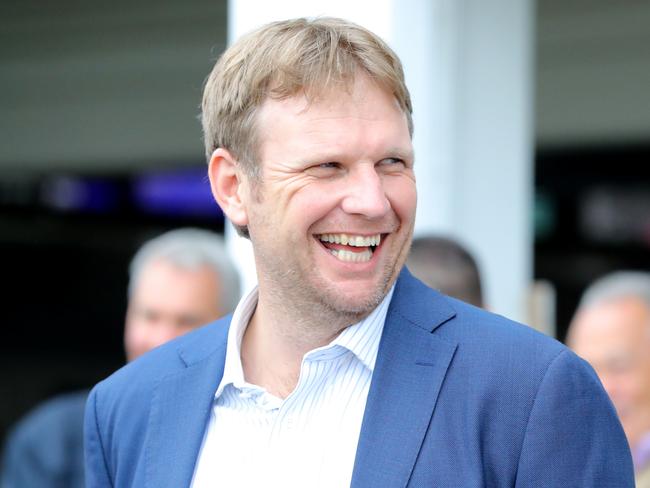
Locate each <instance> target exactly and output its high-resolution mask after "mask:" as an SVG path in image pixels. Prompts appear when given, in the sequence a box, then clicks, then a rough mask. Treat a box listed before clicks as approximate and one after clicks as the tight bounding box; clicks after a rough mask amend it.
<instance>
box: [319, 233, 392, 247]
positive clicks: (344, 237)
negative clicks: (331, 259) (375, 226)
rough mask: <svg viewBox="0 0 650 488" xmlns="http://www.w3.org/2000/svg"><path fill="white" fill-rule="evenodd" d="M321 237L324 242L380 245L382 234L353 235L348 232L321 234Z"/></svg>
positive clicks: (366, 245)
mask: <svg viewBox="0 0 650 488" xmlns="http://www.w3.org/2000/svg"><path fill="white" fill-rule="evenodd" d="M319 239H320V240H321V241H323V242H332V243H335V244H343V245H347V246H354V247H368V246H378V245H379V243H380V242H381V234H376V235H374V236H353V235H348V234H321V235H320V236H319Z"/></svg>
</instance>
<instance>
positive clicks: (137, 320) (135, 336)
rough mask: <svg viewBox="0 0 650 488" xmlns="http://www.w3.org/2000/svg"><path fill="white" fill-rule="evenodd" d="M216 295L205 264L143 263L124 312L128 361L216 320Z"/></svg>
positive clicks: (214, 281) (212, 277) (213, 279)
mask: <svg viewBox="0 0 650 488" xmlns="http://www.w3.org/2000/svg"><path fill="white" fill-rule="evenodd" d="M218 296H219V283H218V280H217V277H216V275H215V273H214V272H213V271H212V270H211V269H209V268H208V267H206V266H203V267H199V268H195V269H194V268H189V269H188V268H181V267H178V266H176V265H174V264H172V263H170V262H168V261H165V260H154V261H151V262H149V263H147V264H145V266H144V268H143V269H142V271H141V273H140V276H139V278H138V281H137V282H136V283H135V288H134V290H133V294H132V296H131V297H130V299H129V307H128V310H127V314H126V326H125V329H124V346H125V350H126V358H127V360H128V361H132V360H134V359H135V358H137V357H138V356H140V355H142V354H144V353H145V352H147V351H149V350H150V349H153V348H154V347H157V346H159V345H161V344H163V343H165V342H167V341H169V340H171V339H173V338H175V337H178V336H179V335H182V334H185V333H186V332H189V331H190V330H192V329H194V328H196V327H198V326H200V325H204V324H207V323H208V322H210V321H212V320H215V319H217V318H218V317H219V316H220V315H221V310H219V307H218V304H217V297H218Z"/></svg>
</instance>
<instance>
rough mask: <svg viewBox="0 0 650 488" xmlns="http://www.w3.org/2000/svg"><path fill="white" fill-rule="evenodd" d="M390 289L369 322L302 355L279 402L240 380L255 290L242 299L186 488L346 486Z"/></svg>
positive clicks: (365, 320) (317, 487)
mask: <svg viewBox="0 0 650 488" xmlns="http://www.w3.org/2000/svg"><path fill="white" fill-rule="evenodd" d="M393 289H394V285H393V288H391V289H390V291H389V292H388V294H387V295H386V297H385V298H384V300H383V301H382V302H381V303H380V304H379V306H378V307H377V308H376V309H375V310H374V311H373V312H372V313H371V314H370V315H369V316H368V317H366V318H365V319H363V320H362V321H361V322H359V323H357V324H354V325H351V326H350V327H348V328H346V329H344V330H343V331H342V332H341V334H339V336H338V337H336V339H334V340H333V341H332V342H331V343H330V344H328V345H327V346H324V347H320V348H317V349H313V350H312V351H309V352H308V353H307V354H305V356H304V358H303V360H302V364H301V368H300V377H299V379H298V384H297V385H296V388H295V390H294V391H293V392H292V393H291V394H290V395H289V396H288V397H287V398H285V399H284V400H282V399H280V398H278V397H275V396H273V395H271V394H269V393H268V392H266V390H264V389H263V388H261V387H259V386H256V385H252V384H250V383H247V382H246V381H245V380H244V373H243V369H242V364H241V354H240V350H241V342H242V338H243V336H244V331H245V330H246V327H247V325H248V322H249V320H250V318H251V316H252V314H253V312H254V310H255V306H256V305H257V298H258V296H257V289H255V290H253V291H252V292H251V293H250V294H249V295H248V296H246V297H245V298H243V299H242V300H241V301H240V302H239V305H238V306H237V309H236V310H235V313H234V315H233V318H232V324H231V326H230V331H229V333H228V345H227V349H226V362H225V367H224V375H223V378H222V380H221V383H220V384H219V387H218V388H217V391H216V393H215V402H214V407H213V410H212V414H211V417H210V421H209V424H208V427H207V429H206V433H205V436H204V439H203V445H202V446H201V450H200V452H199V457H198V460H197V463H196V467H195V471H194V478H193V480H192V488H207V487H214V486H228V487H263V486H267V487H276V486H277V487H283V488H284V487H288V488H292V487H296V488H297V487H300V488H304V487H310V488H311V487H314V488H319V487H322V488H325V487H327V488H336V487H346V486H350V480H351V478H352V469H353V467H354V458H355V454H356V450H357V442H358V440H359V432H360V430H361V422H362V420H363V412H364V410H365V407H366V399H367V397H368V390H369V388H370V380H371V378H372V372H373V370H374V367H375V361H376V359H377V351H378V348H379V340H380V338H381V333H382V330H383V327H384V322H385V320H386V312H387V310H388V305H389V304H390V300H391V297H392V295H393Z"/></svg>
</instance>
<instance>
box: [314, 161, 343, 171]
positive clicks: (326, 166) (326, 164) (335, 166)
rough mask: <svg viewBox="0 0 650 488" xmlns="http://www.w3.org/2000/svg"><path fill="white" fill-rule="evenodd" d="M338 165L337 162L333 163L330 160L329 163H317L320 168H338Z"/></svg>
mask: <svg viewBox="0 0 650 488" xmlns="http://www.w3.org/2000/svg"><path fill="white" fill-rule="evenodd" d="M339 166H340V165H339V163H335V162H333V161H330V162H329V163H321V164H319V165H318V168H322V169H330V168H338V167H339Z"/></svg>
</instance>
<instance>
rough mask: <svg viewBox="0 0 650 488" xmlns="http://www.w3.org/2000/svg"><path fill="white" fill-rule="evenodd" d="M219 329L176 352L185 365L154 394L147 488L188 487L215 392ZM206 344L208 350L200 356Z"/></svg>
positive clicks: (221, 345)
mask: <svg viewBox="0 0 650 488" xmlns="http://www.w3.org/2000/svg"><path fill="white" fill-rule="evenodd" d="M218 325H221V327H218V328H217V329H221V330H218V334H219V336H215V337H210V339H209V340H207V341H206V339H205V337H201V339H202V341H201V343H198V342H197V344H190V345H188V346H187V347H186V348H185V350H184V351H179V353H180V355H181V357H182V358H183V360H184V361H185V363H186V366H187V367H186V368H185V369H183V370H181V371H180V372H179V373H176V374H174V375H172V376H168V377H166V378H163V380H162V381H161V382H160V383H159V384H158V386H157V388H156V390H155V393H154V397H153V399H152V403H151V415H150V418H149V426H148V428H149V433H148V436H147V441H146V445H145V469H146V474H145V476H146V478H145V480H146V486H147V487H151V488H161V487H183V486H190V483H191V480H192V475H193V473H194V465H195V464H196V460H197V457H198V453H199V449H200V447H201V443H202V441H203V434H204V432H205V428H206V426H207V423H208V420H209V418H210V412H211V408H212V405H213V399H214V393H215V391H216V390H217V387H218V386H219V382H220V381H221V377H222V376H223V368H224V361H225V354H226V337H225V336H226V335H227V329H228V327H227V326H225V325H227V324H218ZM206 344H210V347H211V348H212V352H210V353H209V354H208V356H207V357H201V356H203V355H204V354H205V349H206ZM215 344H217V347H216V349H215Z"/></svg>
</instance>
